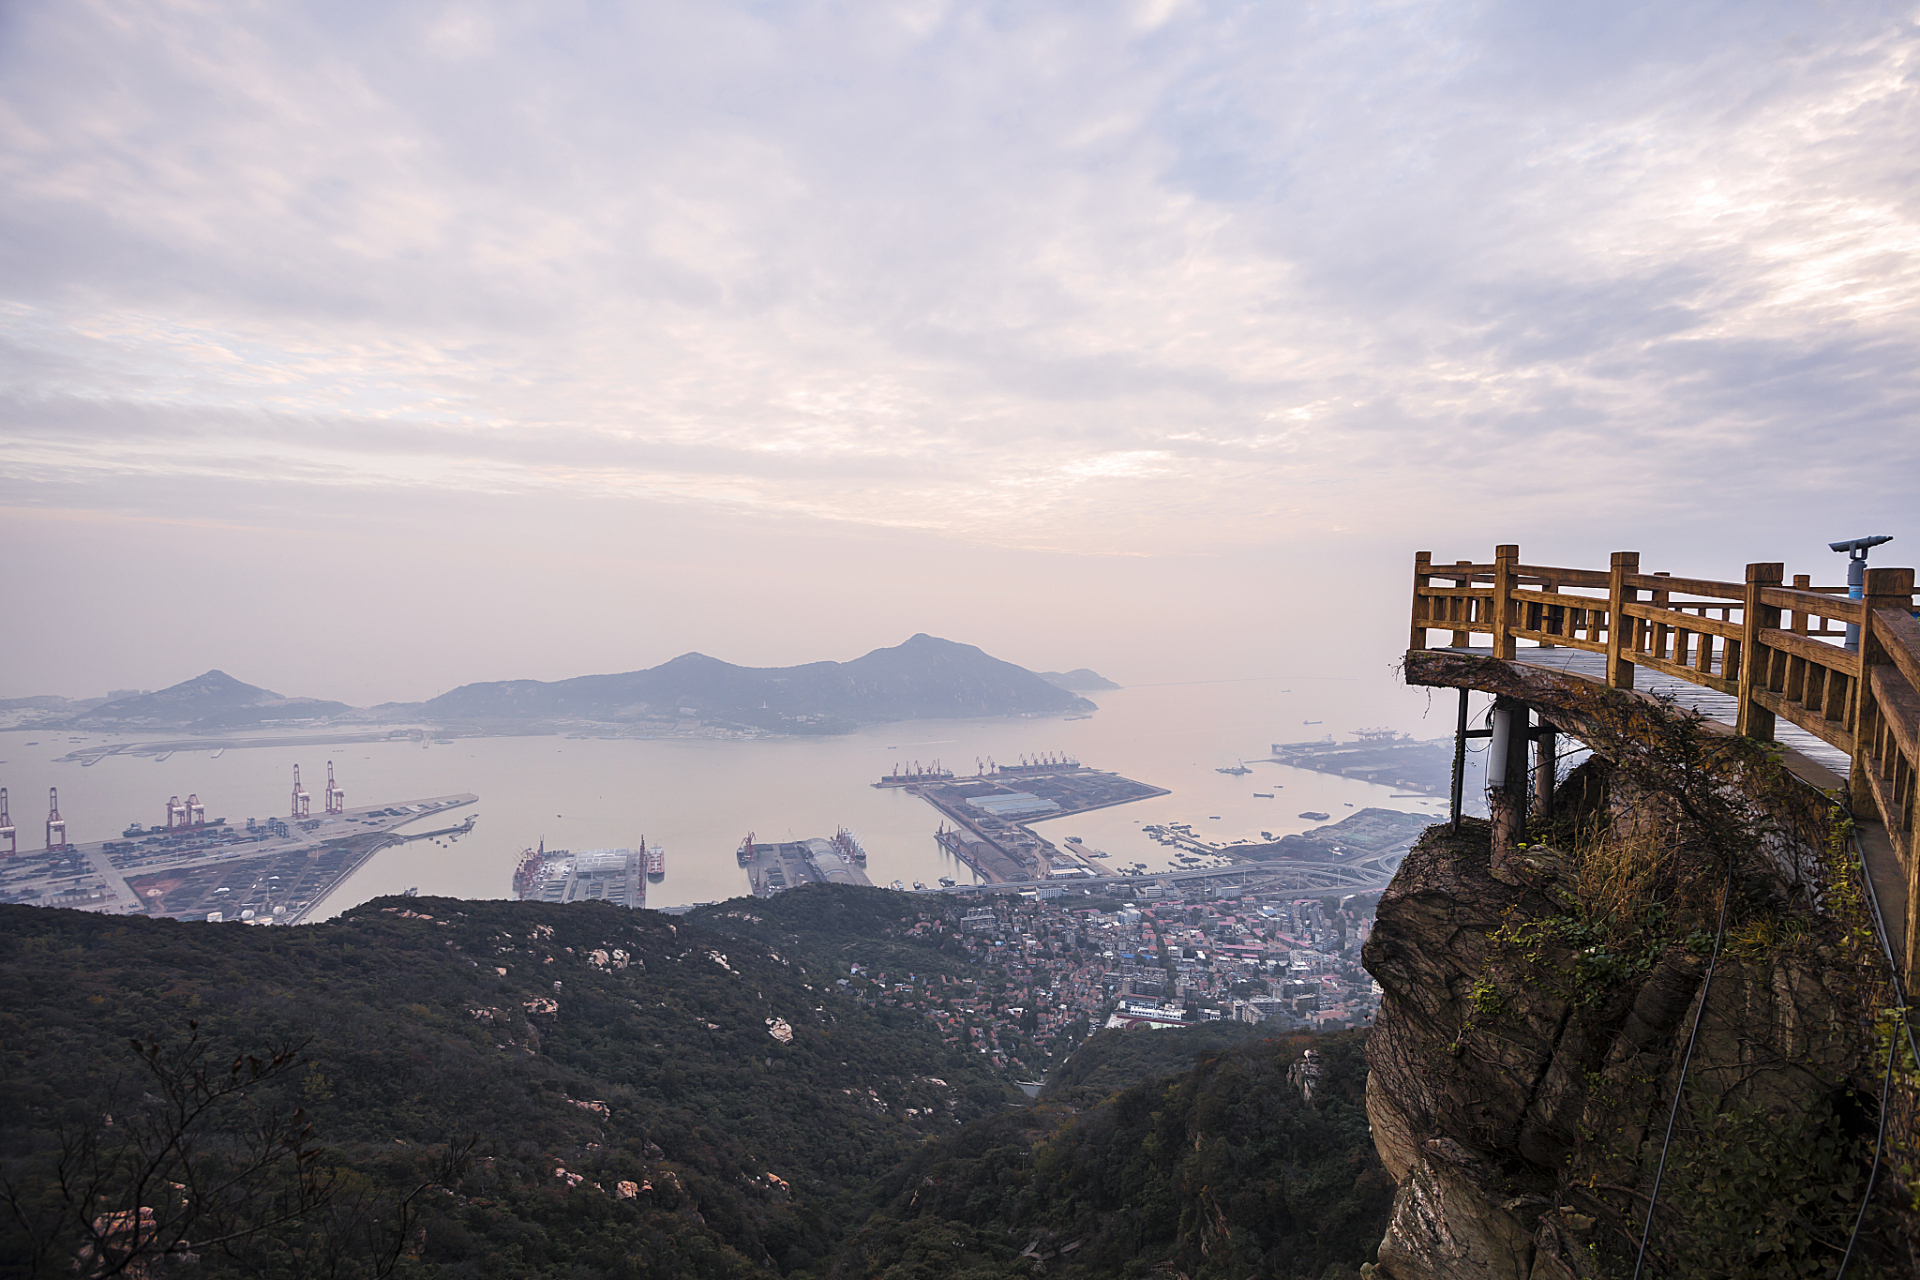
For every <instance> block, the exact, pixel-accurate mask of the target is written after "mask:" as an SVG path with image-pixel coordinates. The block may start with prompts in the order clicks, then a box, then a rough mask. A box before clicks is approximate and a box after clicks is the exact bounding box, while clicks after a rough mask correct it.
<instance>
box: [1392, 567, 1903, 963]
mask: <svg viewBox="0 0 1920 1280" xmlns="http://www.w3.org/2000/svg"><path fill="white" fill-rule="evenodd" d="M1783 569H1784V566H1782V565H1779V564H1750V565H1748V566H1747V572H1746V580H1745V581H1744V582H1719V581H1715V580H1712V579H1707V578H1677V577H1673V576H1672V575H1670V574H1664V573H1652V574H1649V573H1642V572H1641V571H1640V556H1639V553H1638V552H1632V551H1621V552H1615V553H1614V555H1613V559H1612V563H1611V565H1610V567H1609V568H1608V569H1605V570H1597V569H1568V568H1559V567H1554V566H1547V565H1530V564H1523V563H1521V562H1520V548H1519V547H1517V546H1512V545H1507V546H1501V547H1498V548H1496V549H1495V552H1494V558H1493V561H1492V563H1479V562H1470V561H1465V560H1462V561H1458V562H1456V563H1454V564H1450V565H1437V564H1434V563H1433V557H1432V555H1431V553H1429V552H1425V551H1422V552H1420V553H1418V554H1417V555H1416V556H1415V557H1414V567H1413V626H1412V632H1411V636H1410V642H1411V643H1410V647H1412V648H1414V649H1425V648H1428V647H1430V646H1429V645H1428V643H1427V641H1428V638H1429V633H1431V632H1433V631H1444V632H1447V633H1448V636H1449V640H1448V646H1450V647H1454V648H1463V647H1473V646H1472V638H1473V637H1474V636H1476V635H1485V636H1489V637H1490V644H1491V652H1492V654H1493V655H1494V656H1496V657H1501V658H1506V659H1516V658H1523V657H1524V655H1525V653H1526V650H1523V649H1522V648H1521V647H1520V645H1521V642H1523V641H1524V642H1531V643H1532V644H1535V645H1539V646H1541V647H1542V648H1546V647H1550V646H1557V647H1565V648H1572V649H1582V650H1587V651H1590V652H1594V653H1602V654H1605V655H1606V659H1607V663H1606V677H1605V678H1606V682H1607V683H1608V684H1609V685H1611V686H1613V687H1614V688H1619V689H1631V688H1633V685H1634V673H1635V670H1636V669H1637V668H1640V667H1645V668H1647V669H1648V670H1649V671H1654V672H1658V673H1660V674H1662V675H1665V676H1670V677H1673V678H1674V679H1678V680H1684V681H1686V682H1688V683H1691V684H1696V685H1700V686H1702V687H1703V688H1708V689H1712V690H1715V691H1716V692H1719V693H1723V694H1728V695H1730V696H1732V697H1733V698H1735V699H1736V700H1737V706H1738V723H1737V725H1736V728H1737V730H1738V731H1739V732H1740V733H1743V734H1746V735H1748V736H1751V737H1756V738H1762V739H1767V740H1771V739H1772V738H1773V736H1774V729H1775V725H1776V722H1777V721H1778V720H1780V719H1784V720H1786V721H1787V722H1788V723H1790V724H1794V725H1797V726H1799V727H1800V728H1801V729H1804V730H1806V731H1807V732H1808V733H1811V734H1813V735H1814V736H1815V737H1817V738H1819V739H1821V740H1822V741H1824V742H1826V743H1828V744H1830V745H1832V746H1833V747H1836V748H1838V749H1839V750H1841V751H1843V752H1845V753H1846V754H1847V755H1848V757H1849V758H1850V759H1851V761H1852V767H1851V772H1850V775H1849V778H1848V790H1849V792H1850V795H1851V800H1852V804H1853V807H1854V812H1855V813H1856V814H1857V815H1862V816H1865V815H1870V814H1877V815H1878V817H1879V818H1880V821H1881V822H1882V824H1883V825H1884V827H1885V829H1886V832H1887V835H1888V836H1889V837H1890V841H1891V843H1892V845H1893V847H1894V850H1895V852H1896V853H1897V855H1898V856H1899V859H1900V862H1901V866H1902V870H1903V871H1904V872H1905V879H1906V882H1907V929H1906V936H1907V937H1908V938H1910V939H1911V938H1914V937H1915V936H1916V935H1920V839H1917V838H1916V835H1917V833H1916V823H1917V822H1920V799H1917V797H1916V776H1917V775H1920V622H1916V621H1915V620H1914V603H1915V602H1914V574H1913V570H1911V569H1868V570H1867V581H1866V587H1865V590H1864V598H1863V599H1858V600H1855V599H1850V598H1848V596H1847V588H1845V587H1816V586H1813V585H1812V584H1811V580H1810V579H1809V578H1808V577H1807V576H1806V575H1804V574H1802V575H1799V576H1796V577H1795V578H1794V579H1793V582H1792V585H1791V586H1789V585H1786V582H1785V574H1784V572H1783ZM1442 584H1444V585H1442ZM1848 624H1853V625H1855V626H1857V627H1859V629H1860V646H1859V649H1858V651H1857V652H1856V651H1853V650H1849V649H1846V648H1844V647H1842V646H1841V644H1839V643H1837V642H1838V641H1839V640H1840V639H1841V638H1842V637H1844V636H1845V635H1846V632H1847V626H1848ZM1448 646H1432V647H1448ZM1487 651H1488V650H1485V649H1482V652H1487ZM1916 971H1917V972H1920V967H1916Z"/></svg>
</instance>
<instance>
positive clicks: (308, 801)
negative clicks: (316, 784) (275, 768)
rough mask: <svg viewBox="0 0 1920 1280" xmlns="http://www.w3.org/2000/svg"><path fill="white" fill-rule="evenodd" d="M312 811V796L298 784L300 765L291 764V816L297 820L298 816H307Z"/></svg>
mask: <svg viewBox="0 0 1920 1280" xmlns="http://www.w3.org/2000/svg"><path fill="white" fill-rule="evenodd" d="M312 812H313V797H312V796H310V795H308V794H307V789H306V788H305V787H303V786H301V785H300V766H299V765H295V766H293V815H292V816H293V817H294V818H295V819H296V820H297V819H300V818H305V817H308V816H309V815H311V814H312Z"/></svg>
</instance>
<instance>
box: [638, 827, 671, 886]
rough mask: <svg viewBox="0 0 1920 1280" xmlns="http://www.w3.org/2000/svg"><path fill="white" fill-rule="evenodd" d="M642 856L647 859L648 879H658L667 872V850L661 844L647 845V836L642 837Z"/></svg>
mask: <svg viewBox="0 0 1920 1280" xmlns="http://www.w3.org/2000/svg"><path fill="white" fill-rule="evenodd" d="M640 856H641V857H642V858H644V859H646V863H647V879H649V880H658V879H660V878H661V877H663V876H665V875H666V874H667V851H666V850H665V849H663V848H661V847H660V846H659V845H657V844H656V845H654V846H653V847H652V848H648V847H647V838H646V837H645V836H641V837H640Z"/></svg>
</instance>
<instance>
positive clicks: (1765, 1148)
mask: <svg viewBox="0 0 1920 1280" xmlns="http://www.w3.org/2000/svg"><path fill="white" fill-rule="evenodd" d="M1534 692H1535V694H1536V697H1540V696H1543V691H1541V690H1535V691H1534ZM1581 696H1583V697H1584V696H1585V694H1584V692H1583V693H1582V695H1581ZM1536 705H1540V704H1539V703H1536ZM1611 708H1612V710H1611V712H1610V713H1609V714H1608V715H1606V716H1602V717H1600V718H1599V719H1598V720H1587V721H1582V720H1581V713H1584V712H1590V711H1592V710H1593V708H1592V707H1586V708H1581V707H1575V706H1565V707H1562V708H1561V711H1562V712H1563V714H1562V715H1560V716H1559V717H1557V721H1558V722H1559V723H1560V725H1561V727H1562V729H1563V730H1566V729H1569V728H1570V727H1571V726H1573V725H1574V724H1576V723H1578V724H1581V725H1582V727H1584V728H1585V729H1586V730H1587V731H1588V735H1589V739H1590V741H1591V742H1592V744H1593V745H1594V746H1595V747H1596V751H1599V750H1601V749H1605V750H1607V751H1609V752H1610V753H1611V754H1612V756H1613V758H1611V759H1609V758H1607V757H1606V756H1602V755H1598V754H1597V755H1596V756H1595V758H1594V759H1592V760H1591V761H1589V762H1588V763H1587V764H1586V765H1584V766H1582V768H1581V769H1580V770H1579V771H1577V772H1576V773H1575V774H1574V775H1573V777H1571V778H1570V779H1568V781H1567V782H1566V783H1564V784H1563V785H1562V786H1561V788H1560V790H1559V793H1558V796H1557V798H1556V812H1557V813H1558V814H1559V818H1558V820H1557V821H1556V822H1555V823H1553V824H1552V825H1551V826H1549V827H1547V828H1545V829H1544V830H1541V831H1539V832H1537V833H1536V841H1535V842H1533V843H1530V844H1529V846H1528V847H1527V848H1525V849H1523V850H1520V851H1518V853H1517V855H1516V856H1515V857H1514V858H1512V859H1510V860H1508V862H1507V864H1506V871H1505V873H1504V874H1503V876H1502V878H1496V877H1495V875H1494V873H1493V871H1492V869H1491V859H1490V854H1491V850H1490V846H1489V828H1488V826H1487V824H1486V823H1484V822H1475V821H1469V822H1467V823H1466V824H1464V826H1463V828H1462V830H1461V831H1460V832H1458V833H1455V832H1452V831H1450V830H1449V829H1448V828H1445V827H1436V828H1434V829H1432V830H1431V831H1430V832H1429V833H1428V834H1427V835H1426V836H1425V837H1424V838H1423V839H1422V840H1421V841H1420V842H1419V843H1418V844H1417V845H1416V846H1415V848H1414V849H1413V850H1412V852H1411V853H1410V854H1409V855H1408V857H1407V859H1406V861H1405V862H1404V863H1403V864H1402V867H1401V869H1400V872H1399V874H1398V876H1396V878H1395V880H1394V883H1393V885H1392V887H1391V888H1390V889H1389V890H1388V892H1387V893H1386V894H1385V896H1384V897H1383V898H1382V900H1381V902H1380V907H1379V915H1378V920H1377V923H1376V926H1375V930H1374V933H1373V935H1372V937H1371V938H1370V939H1369V941H1368V943H1367V947H1366V951H1365V962H1366V965H1367V968H1368V969H1369V970H1370V971H1371V972H1372V973H1373V975H1374V977H1375V978H1376V979H1377V980H1378V981H1379V983H1380V985H1381V987H1382V988H1383V989H1384V992H1385V995H1384V998H1383V1001H1382V1005H1381V1011H1380V1015H1379V1017H1378V1018H1377V1020H1376V1025H1375V1029H1374V1032H1373V1034H1372V1036H1371V1037H1370V1039H1369V1043H1368V1055H1367V1056H1368V1065H1369V1072H1370V1074H1369V1079H1368V1087H1367V1104H1368V1116H1369V1119H1370V1120H1371V1122H1372V1125H1373V1136H1374V1142H1375V1145H1376V1147H1377V1148H1378V1150H1379V1152H1380V1156H1381V1159H1382V1160H1383V1161H1384V1163H1385V1164H1386V1166H1387V1169H1388V1171H1389V1172H1390V1173H1391V1174H1392V1175H1393V1176H1394V1178H1395V1179H1396V1180H1397V1182H1398V1184H1399V1189H1398V1193H1397V1198H1396V1201H1395V1206H1394V1213H1393V1219H1392V1224H1391V1226H1390V1227H1389V1229H1388V1231H1387V1234H1386V1238H1385V1240H1384V1241H1383V1243H1382V1244H1381V1246H1380V1250H1379V1260H1378V1263H1377V1265H1376V1267H1375V1269H1374V1271H1373V1275H1375V1276H1376V1277H1380V1278H1382V1280H1386V1278H1391V1280H1416V1278H1421V1280H1424V1278H1426V1277H1455V1276H1489V1277H1500V1278H1503V1280H1505V1278H1509V1277H1510V1278H1512V1280H1547V1278H1549V1277H1552V1278H1555V1280H1560V1278H1576V1277H1577V1278H1582V1280H1584V1278H1585V1277H1598V1276H1609V1275H1615V1274H1631V1272H1632V1269H1633V1260H1634V1253H1635V1251H1636V1249H1637V1247H1638V1243H1639V1238H1640V1234H1641V1230H1642V1226H1643V1224H1644V1222H1645V1220H1646V1216H1647V1207H1648V1196H1649V1195H1650V1194H1651V1192H1652V1190H1653V1186H1654V1180H1655V1167H1656V1164H1657V1162H1658V1161H1659V1159H1660V1157H1661V1153H1662V1147H1663V1142H1664V1139H1665V1134H1666V1130H1667V1125H1668V1117H1669V1109H1670V1107H1671V1106H1672V1104H1673V1098H1674V1091H1675V1086H1676V1084H1677V1083H1678V1081H1679V1078H1680V1071H1681V1063H1682V1060H1683V1058H1685V1056H1686V1054H1687V1048H1688V1043H1689V1033H1690V1031H1691V1029H1692V1027H1693V1025H1694V1023H1695V1019H1696V1017H1697V1019H1698V1033H1697V1036H1696V1037H1694V1038H1693V1043H1692V1057H1691V1064H1690V1067H1689V1069H1688V1071H1687V1074H1686V1088H1685V1092H1684V1097H1683V1102H1682V1106H1681V1107H1680V1110H1679V1114H1678V1119H1677V1123H1676V1124H1675V1127H1674V1137H1673V1140H1672V1143H1671V1144H1670V1146H1668V1148H1667V1152H1666V1155H1667V1161H1666V1169H1665V1173H1664V1177H1663V1178H1662V1181H1661V1189H1660V1197H1659V1208H1658V1209H1657V1211H1656V1213H1655V1218H1654V1231H1653V1236H1652V1240H1651V1243H1650V1251H1649V1265H1650V1268H1651V1269H1650V1270H1649V1272H1648V1274H1653V1275H1663V1276H1664V1275H1702V1276H1705V1275H1718V1276H1740V1275H1755V1276H1758V1275H1780V1276H1798V1275H1832V1274H1833V1271H1834V1269H1835V1267H1836V1266H1837V1265H1838V1263H1839V1261H1840V1256H1841V1252H1842V1250H1843V1249H1844V1247H1845V1244H1846V1241H1847V1239H1848V1235H1849V1232H1850V1231H1851V1230H1852V1226H1853V1220H1854V1216H1855V1214H1856V1213H1857V1212H1858V1211H1859V1207H1860V1205H1861V1203H1862V1201H1863V1200H1864V1199H1865V1198H1866V1192H1867V1180H1868V1175H1869V1172H1870V1170H1871V1169H1872V1158H1873V1149H1874V1139H1875V1132H1876V1129H1877V1126H1878V1124H1879V1120H1880V1095H1881V1093H1882V1091H1883V1069H1884V1066H1885V1056H1884V1055H1885V1045H1886V1040H1885V1038H1884V1036H1883V1035H1881V1034H1878V1031H1879V1029H1881V1028H1889V1027H1890V1026H1891V1023H1889V1022H1888V1021H1887V1020H1886V1018H1885V1016H1884V1010H1885V1007H1886V1006H1887V1005H1889V1004H1890V1003H1891V993H1890V988H1889V986H1888V974H1887V969H1886V966H1885V965H1884V964H1883V963H1882V962H1881V960H1880V958H1879V955H1878V952H1877V950H1876V949H1875V948H1874V946H1873V945H1872V942H1871V935H1870V934H1867V933H1865V932H1863V929H1862V926H1863V923H1864V917H1863V916H1862V913H1861V910H1860V903H1859V902H1858V900H1857V898H1856V897H1855V896H1853V895H1852V893H1851V891H1850V881H1849V880H1848V878H1847V875H1846V868H1845V866H1844V864H1843V863H1842V862H1841V861H1840V850H1841V848H1842V846H1840V845H1838V844H1837V843H1835V842H1831V841H1829V840H1828V839H1827V838H1826V834H1827V830H1826V824H1827V823H1829V822H1830V821H1831V814H1829V813H1827V812H1825V811H1824V810H1825V806H1824V804H1823V803H1821V802H1820V799H1819V797H1818V795H1817V793H1813V792H1811V791H1809V790H1808V789H1806V788H1805V787H1803V786H1802V785H1801V784H1798V783H1795V782H1792V780H1790V779H1789V780H1786V781H1785V783H1781V780H1780V779H1779V778H1778V777H1777V776H1774V775H1775V774H1777V766H1771V765H1770V764H1769V762H1768V761H1767V760H1766V759H1764V757H1763V756H1762V755H1760V754H1757V753H1751V752H1749V753H1747V754H1746V755H1744V756H1743V755H1741V754H1740V753H1739V752H1738V751H1732V750H1729V751H1710V752H1708V753H1706V754H1705V755H1702V756H1697V757H1695V758H1693V760H1692V761H1691V762H1690V763H1689V762H1685V761H1683V762H1682V764H1683V765H1684V767H1682V768H1680V770H1679V772H1678V773H1674V772H1671V771H1670V772H1668V773H1666V774H1663V773H1662V772H1661V771H1660V770H1659V769H1657V768H1656V769H1649V768H1647V767H1644V766H1646V765H1647V763H1648V758H1652V759H1654V761H1655V763H1658V762H1659V758H1660V757H1661V756H1662V753H1663V752H1666V751H1667V750H1668V747H1669V746H1671V745H1672V744H1673V743H1675V742H1679V741H1680V739H1679V738H1678V737H1674V736H1673V735H1675V733H1676V731H1677V730H1676V726H1675V725H1674V724H1673V723H1672V722H1671V713H1669V712H1665V711H1662V710H1661V709H1659V708H1657V707H1646V706H1640V705H1633V706H1629V705H1626V704H1624V703H1622V702H1621V701H1620V700H1618V699H1615V700H1614V701H1613V702H1612V704H1611ZM1603 709H1604V708H1603ZM1543 710H1549V713H1550V709H1548V708H1545V707H1543ZM1662 717H1667V719H1664V720H1663V719H1662ZM1643 721H1644V723H1643ZM1678 729H1683V730H1688V731H1689V732H1697V728H1695V727H1689V726H1685V725H1681V726H1678ZM1636 732H1641V733H1642V736H1640V737H1639V738H1637V739H1636V738H1635V737H1634V736H1633V735H1634V734H1635V733H1636ZM1663 743H1665V744H1666V745H1661V744H1663ZM1648 744H1653V745H1652V746H1651V747H1648ZM1710 745H1711V744H1710ZM1642 747H1646V748H1647V752H1648V753H1650V755H1648V754H1647V753H1643V758H1637V759H1636V758H1635V753H1636V752H1637V751H1639V750H1640V749H1641V748H1642ZM1667 762H1668V763H1669V764H1671V763H1672V760H1671V758H1668V761H1667ZM1703 762H1704V763H1703ZM1695 766H1700V769H1698V770H1696V769H1695ZM1770 769H1771V770H1772V772H1771V773H1770V772H1769V770H1770ZM1690 770H1691V771H1693V772H1689V771H1690ZM1689 787H1692V788H1693V789H1694V790H1693V792H1692V793H1688V791H1687V788H1689ZM1702 797H1705V800H1702ZM1715 804H1718V805H1720V807H1719V808H1718V809H1717V810H1716V809H1715V808H1714V805H1715ZM1716 822H1717V823H1720V824H1722V827H1723V829H1721V830H1719V831H1718V832H1715V831H1708V830H1703V829H1701V827H1702V824H1703V823H1716ZM1723 895H1724V896H1725V897H1726V899H1727V902H1726V922H1727V923H1726V928H1725V930H1724V932H1722V931H1720V930H1719V929H1718V928H1717V925H1718V920H1719V914H1720V902H1721V899H1722V897H1723ZM1716 935H1718V936H1719V937H1720V939H1721V941H1720V945H1719V948H1718V958H1717V960H1716V961H1713V969H1714V972H1713V978H1712V983H1711V986H1710V987H1709V986H1708V985H1707V982H1706V978H1707V972H1708V968H1709V962H1710V958H1711V957H1713V956H1714V953H1715V945H1714V943H1715V937H1716ZM1876 1019H1878V1022H1876ZM1913 1085H1914V1081H1913V1080H1912V1078H1911V1077H1910V1076H1903V1074H1902V1073H1900V1072H1896V1080H1895V1088H1894V1089H1893V1090H1892V1094H1893V1102H1894V1109H1893V1114H1892V1117H1891V1123H1890V1128H1889V1131H1890V1133H1892V1134H1893V1135H1894V1138H1895V1141H1894V1142H1893V1143H1892V1144H1891V1146H1890V1147H1889V1149H1888V1151H1887V1153H1886V1155H1885V1156H1884V1158H1883V1160H1882V1163H1881V1168H1880V1169H1879V1172H1878V1174H1877V1185H1876V1193H1875V1195H1874V1203H1873V1206H1872V1208H1871V1209H1870V1211H1869V1212H1868V1214H1867V1218H1866V1224H1865V1229H1864V1230H1863V1233H1862V1236H1861V1240H1860V1243H1859V1246H1858V1248H1857V1250H1856V1253H1855V1266H1856V1267H1858V1268H1859V1269H1858V1270H1857V1271H1855V1272H1854V1274H1860V1275H1866V1274H1881V1273H1885V1274H1908V1273H1909V1272H1910V1270H1911V1269H1912V1268H1913V1266H1914V1263H1915V1262H1916V1260H1920V1251H1916V1249H1915V1242H1916V1237H1915V1235H1914V1230H1913V1228H1914V1222H1915V1217H1914V1215H1913V1213H1912V1212H1911V1209H1912V1207H1913V1196H1912V1188H1911V1186H1910V1185H1909V1183H1908V1182H1907V1181H1906V1179H1910V1178H1911V1177H1912V1167H1913V1166H1912V1161H1913V1157H1914V1151H1913V1135H1912V1115H1913V1112H1912V1096H1913ZM1863 1260H1864V1261H1866V1262H1867V1263H1868V1265H1867V1266H1864V1267H1861V1266H1860V1263H1861V1262H1862V1261H1863ZM1876 1267H1878V1268H1881V1269H1882V1270H1881V1271H1876V1270H1875V1268H1876Z"/></svg>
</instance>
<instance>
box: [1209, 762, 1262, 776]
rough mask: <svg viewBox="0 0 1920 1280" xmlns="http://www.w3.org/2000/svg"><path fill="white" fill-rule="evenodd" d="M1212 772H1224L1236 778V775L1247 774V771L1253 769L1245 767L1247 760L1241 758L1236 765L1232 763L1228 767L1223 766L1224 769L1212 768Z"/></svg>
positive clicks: (1249, 771) (1250, 771)
mask: <svg viewBox="0 0 1920 1280" xmlns="http://www.w3.org/2000/svg"><path fill="white" fill-rule="evenodd" d="M1214 772H1215V773H1226V774H1232V775H1233V776H1234V777H1236V778H1238V777H1240V776H1241V775H1243V774H1248V773H1252V772H1253V770H1251V769H1249V768H1247V762H1246V761H1245V760H1242V761H1240V763H1238V764H1236V765H1232V766H1230V767H1228V768H1225V769H1215V770H1214Z"/></svg>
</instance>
